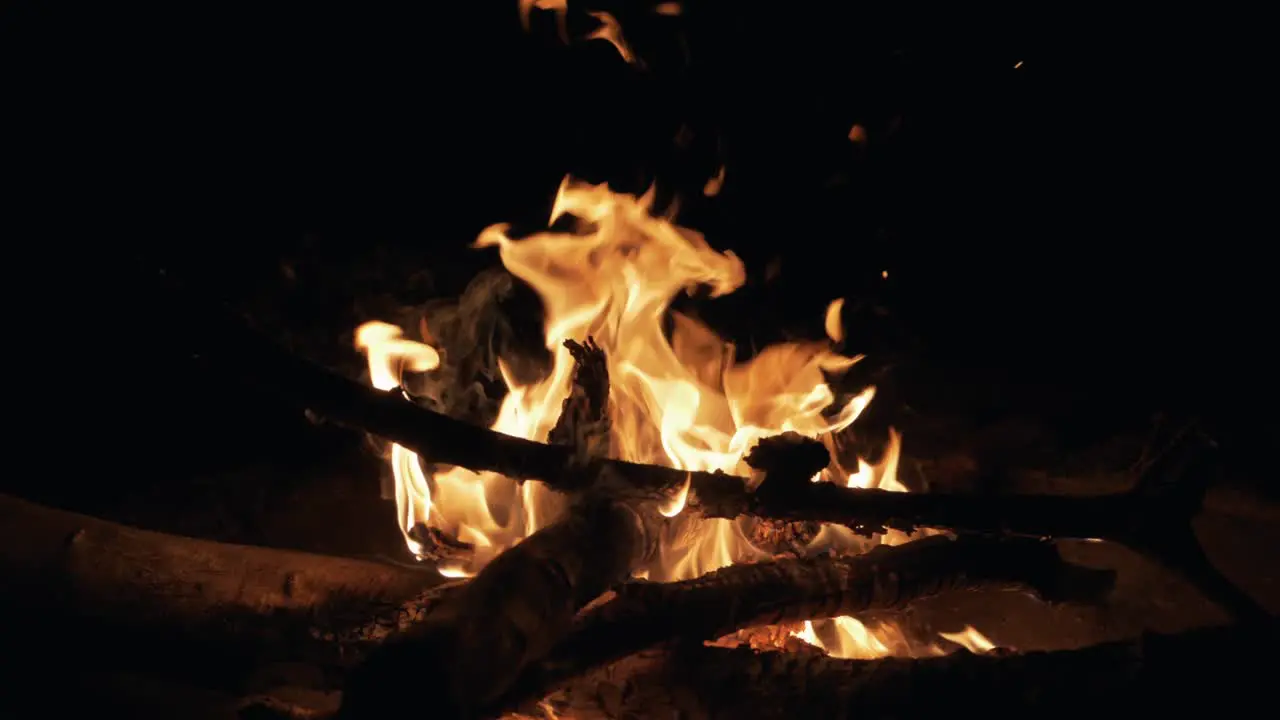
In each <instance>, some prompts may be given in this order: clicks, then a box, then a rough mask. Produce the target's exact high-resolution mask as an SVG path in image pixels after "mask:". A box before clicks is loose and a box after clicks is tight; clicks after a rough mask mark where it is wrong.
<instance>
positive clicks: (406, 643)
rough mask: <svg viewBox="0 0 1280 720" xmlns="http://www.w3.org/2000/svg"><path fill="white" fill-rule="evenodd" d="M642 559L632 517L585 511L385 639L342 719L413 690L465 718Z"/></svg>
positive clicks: (613, 508) (641, 534) (607, 509)
mask: <svg viewBox="0 0 1280 720" xmlns="http://www.w3.org/2000/svg"><path fill="white" fill-rule="evenodd" d="M646 552H647V542H646V531H645V528H644V525H643V523H642V522H641V520H640V518H639V517H638V516H637V515H636V514H635V513H634V512H632V511H631V510H630V509H628V508H625V507H623V506H620V505H617V504H614V503H609V502H596V501H590V502H584V503H582V504H580V505H579V506H578V507H577V508H575V509H573V510H571V511H570V513H569V515H568V516H567V517H566V518H565V519H563V520H561V521H559V522H557V523H554V524H552V525H550V526H548V527H546V528H544V529H542V530H539V531H538V532H536V533H534V534H533V535H531V536H529V538H528V539H526V540H524V541H523V542H521V543H520V544H519V545H516V546H515V547H513V548H511V549H509V550H507V551H506V552H503V553H502V554H501V555H499V556H498V557H497V558H495V559H494V560H493V561H492V562H490V563H489V564H488V565H487V566H485V568H484V569H483V570H482V571H481V572H480V573H479V574H478V575H477V576H476V577H475V578H474V579H473V580H472V581H471V582H470V583H468V584H467V585H466V586H465V588H464V589H463V590H461V591H460V592H458V593H457V594H456V595H455V596H453V597H451V598H449V599H448V600H447V601H445V602H443V603H441V604H440V606H438V607H437V608H436V609H435V610H434V611H433V612H432V613H431V614H430V615H428V617H427V618H426V620H425V621H424V622H423V623H421V624H418V625H416V626H414V627H412V628H410V629H409V630H408V631H407V632H405V633H402V634H400V635H398V636H395V637H393V638H391V639H390V640H388V642H387V643H386V644H385V645H383V646H382V647H380V648H378V649H377V650H375V651H374V652H373V653H371V654H370V655H369V657H368V658H367V660H366V661H365V662H364V663H362V664H361V665H360V666H358V667H357V668H355V669H354V670H353V672H352V673H351V675H350V677H349V678H348V681H347V683H346V686H345V692H344V697H343V705H342V714H343V716H344V717H352V718H366V717H367V718H377V717H384V716H387V712H388V711H389V707H388V703H393V702H395V699H396V698H397V697H398V696H399V695H400V693H402V692H404V690H405V689H406V688H413V689H414V691H415V692H417V693H422V694H424V696H426V697H430V698H431V703H432V710H433V711H434V712H436V713H438V716H440V717H471V716H473V715H474V714H475V708H478V707H482V706H483V705H485V704H489V703H492V702H493V701H494V699H495V698H496V697H498V695H500V694H501V693H503V692H504V691H506V690H507V689H508V687H510V685H511V683H512V682H514V681H515V679H516V677H517V676H518V675H519V673H520V672H521V671H523V670H524V669H525V668H526V667H528V666H529V665H530V664H531V663H533V662H536V661H538V660H540V659H541V658H542V657H543V656H545V655H546V653H547V652H549V651H550V649H551V648H552V646H553V645H554V644H555V643H556V642H557V641H559V640H560V639H561V638H562V637H563V636H564V635H565V634H566V633H567V632H568V631H569V629H570V627H571V626H572V624H573V618H574V615H575V614H576V613H577V611H578V609H579V608H581V607H582V606H584V605H585V604H586V603H588V602H589V601H590V600H592V599H594V598H596V597H597V596H599V595H600V594H601V593H603V592H604V591H605V590H606V589H607V588H608V587H610V586H611V585H613V584H614V583H616V582H618V581H620V580H622V579H623V578H625V577H626V576H627V575H628V574H629V572H630V570H631V568H632V567H633V566H634V565H635V564H636V563H637V562H638V561H640V560H641V559H642V558H643V556H644V555H645V554H646Z"/></svg>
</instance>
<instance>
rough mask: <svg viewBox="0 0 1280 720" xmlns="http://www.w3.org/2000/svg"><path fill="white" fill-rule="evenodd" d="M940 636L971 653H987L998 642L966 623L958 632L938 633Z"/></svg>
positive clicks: (994, 647)
mask: <svg viewBox="0 0 1280 720" xmlns="http://www.w3.org/2000/svg"><path fill="white" fill-rule="evenodd" d="M938 637H940V638H942V639H944V640H950V641H951V642H953V643H955V644H957V645H959V646H960V647H963V648H964V649H965V650H968V651H969V652H971V653H985V652H991V651H992V650H995V649H996V644H995V643H993V642H991V641H990V640H988V639H987V636H986V635H983V634H982V633H980V632H978V630H977V629H976V628H974V627H973V626H972V625H965V626H964V629H963V630H961V631H960V632H956V633H944V632H940V633H938Z"/></svg>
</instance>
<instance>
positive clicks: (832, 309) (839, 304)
mask: <svg viewBox="0 0 1280 720" xmlns="http://www.w3.org/2000/svg"><path fill="white" fill-rule="evenodd" d="M842 310H844V298H836V299H835V300H832V301H831V304H830V305H828V306H827V317H826V320H825V322H824V323H823V326H824V329H825V330H826V331H827V337H829V338H831V340H832V341H833V342H840V341H841V340H844V325H843V324H842V323H841V321H840V312H841V311H842Z"/></svg>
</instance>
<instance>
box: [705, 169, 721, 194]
mask: <svg viewBox="0 0 1280 720" xmlns="http://www.w3.org/2000/svg"><path fill="white" fill-rule="evenodd" d="M723 187H724V165H721V166H720V169H718V170H716V174H715V175H712V176H711V177H709V178H707V182H706V184H705V185H703V186H702V194H703V195H706V196H707V197H715V196H716V195H719V194H720V189H721V188H723Z"/></svg>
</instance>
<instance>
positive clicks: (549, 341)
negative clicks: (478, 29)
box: [356, 178, 909, 657]
mask: <svg viewBox="0 0 1280 720" xmlns="http://www.w3.org/2000/svg"><path fill="white" fill-rule="evenodd" d="M653 203H654V192H653V190H652V189H650V191H649V192H647V193H645V194H643V195H641V196H634V195H628V194H623V193H617V192H613V191H611V190H610V189H609V188H607V187H606V186H604V185H589V184H584V183H580V182H575V181H573V180H571V179H569V178H565V180H564V182H563V183H562V184H561V186H560V189H559V192H558V193H557V196H556V200H555V203H554V206H553V208H552V211H551V215H550V218H549V222H548V224H549V225H550V224H554V223H556V222H557V221H559V220H561V219H564V218H569V219H572V220H574V221H575V222H576V226H575V227H573V229H571V230H568V231H546V232H539V233H535V234H533V235H531V236H528V237H524V238H521V239H517V238H514V237H512V236H511V235H510V234H509V232H508V231H509V228H508V227H507V226H505V225H495V226H492V227H489V228H487V229H485V230H484V231H483V232H482V233H481V234H480V236H479V237H478V238H477V240H476V242H475V246H476V247H492V248H496V249H497V250H498V253H499V256H500V257H501V260H502V263H503V265H504V266H505V268H506V269H507V270H508V271H509V272H510V273H512V274H513V275H515V276H516V277H519V278H520V279H521V280H523V281H524V282H526V283H528V285H529V286H530V287H532V288H533V289H534V290H535V291H536V292H537V293H538V295H539V296H540V297H541V299H542V301H543V306H544V310H545V320H544V327H543V339H544V341H545V347H546V348H547V350H549V351H550V353H551V356H552V366H551V369H550V371H549V372H548V373H547V374H546V376H545V377H543V378H541V379H539V380H537V381H534V382H527V383H526V382H521V381H518V380H517V379H516V377H515V376H514V374H513V373H512V372H511V371H510V369H509V367H508V366H507V365H506V364H505V363H504V362H502V361H499V367H498V369H499V372H500V374H501V376H502V379H503V380H504V382H505V383H506V386H507V395H506V396H505V397H504V399H503V401H502V403H501V407H500V409H499V412H498V415H497V418H496V419H495V420H494V422H493V425H492V429H493V430H495V431H497V432H502V433H506V434H509V435H513V436H516V437H521V438H526V439H529V440H534V441H540V442H545V441H547V438H548V436H549V434H550V431H551V429H552V428H553V427H554V425H555V423H556V421H557V420H558V418H559V415H560V412H561V408H562V402H563V400H564V399H565V398H566V397H567V396H568V394H569V392H570V389H571V378H572V373H573V367H574V361H573V357H572V355H571V354H570V353H569V351H568V349H567V348H566V347H565V346H564V342H565V340H569V339H574V340H581V339H583V338H586V337H592V338H594V340H595V342H596V343H597V344H598V345H599V346H600V347H601V348H602V349H603V350H604V351H605V353H606V360H607V363H608V370H609V376H610V402H609V414H610V415H609V420H610V427H611V432H612V437H611V438H610V440H611V448H612V452H613V454H614V455H615V456H616V457H618V458H621V459H624V460H630V461H635V462H643V463H652V464H660V465H666V466H669V467H673V468H678V469H682V470H689V471H717V470H719V471H724V472H728V473H734V474H738V475H743V476H750V474H751V470H750V468H749V467H748V466H747V465H746V463H745V462H744V460H743V458H744V456H745V455H746V453H747V452H748V451H749V450H750V449H751V448H752V447H753V446H754V445H755V444H756V443H757V442H758V441H759V440H760V439H761V438H764V437H768V436H771V435H776V434H779V433H782V432H787V431H792V432H796V433H800V434H802V435H806V436H808V437H811V438H816V439H819V440H820V441H822V442H823V443H824V444H826V445H827V446H828V447H829V448H830V449H832V450H838V447H837V436H838V434H839V433H840V432H841V431H843V430H845V429H847V428H848V427H849V426H850V425H851V424H852V423H853V422H854V421H855V420H856V419H857V418H858V416H859V415H860V414H861V413H862V412H863V411H864V410H865V409H866V408H867V407H868V405H869V404H870V402H871V400H872V399H873V398H874V396H875V388H874V387H867V388H864V389H863V390H862V391H861V392H859V393H857V394H855V395H853V396H852V397H848V396H845V397H843V398H838V397H837V394H836V392H835V390H833V389H832V388H831V387H830V386H829V385H828V383H827V378H828V376H831V375H836V376H838V375H839V373H841V372H842V371H844V370H847V369H848V368H850V367H851V366H852V365H853V364H855V363H856V362H858V361H859V360H860V357H859V356H846V355H842V354H840V353H838V352H836V351H835V350H834V349H833V345H832V341H834V342H837V343H838V342H839V341H840V340H842V339H843V330H842V327H841V325H840V322H839V319H840V312H841V309H842V307H843V300H836V301H834V302H832V303H831V304H830V306H829V307H828V308H827V312H826V328H827V334H828V336H829V340H828V339H824V340H821V341H818V340H814V341H796V342H788V343H782V344H778V345H773V346H770V347H767V348H765V349H763V350H762V351H761V352H759V353H758V354H757V355H756V356H755V357H754V358H752V359H750V360H748V361H744V362H739V361H738V360H737V359H736V352H735V348H734V346H733V345H732V344H730V343H728V342H727V341H725V340H723V339H722V338H720V337H719V336H718V335H716V334H715V333H714V332H713V331H712V330H711V329H710V328H708V327H707V326H706V325H704V324H703V323H701V322H700V321H698V320H697V319H695V318H694V317H693V316H691V315H689V314H686V313H682V312H679V311H675V310H673V309H672V308H671V303H672V302H673V300H674V299H675V298H676V297H677V296H678V295H679V294H680V293H682V292H691V291H693V290H694V289H695V288H699V287H701V288H706V289H707V290H708V291H709V294H710V295H711V296H721V295H725V294H728V293H731V292H733V291H734V290H736V289H737V288H738V287H740V286H741V285H742V284H743V283H744V282H745V279H746V271H745V268H744V267H743V264H742V262H741V261H740V260H739V259H738V258H737V257H736V256H735V255H733V253H731V252H719V251H716V250H715V249H713V248H712V247H711V246H710V245H708V243H707V242H706V240H705V239H704V238H703V236H702V235H701V234H699V233H697V232H695V231H693V230H690V229H687V228H683V227H680V226H678V225H676V224H674V223H673V222H671V221H670V220H669V219H667V218H664V217H661V216H659V215H657V214H655V212H654V210H655V208H654V206H653ZM420 332H421V333H422V335H423V337H424V338H429V337H431V334H430V329H429V328H427V327H426V326H425V324H424V325H423V326H422V327H421V328H420ZM356 345H357V347H358V348H360V349H361V350H363V351H364V352H365V354H366V356H367V359H368V362H369V372H370V376H371V380H372V383H373V384H374V386H375V387H377V388H379V389H382V390H391V389H394V388H396V387H398V386H400V385H401V384H402V383H403V382H404V378H403V375H404V373H406V372H429V371H431V370H432V369H434V368H436V367H437V366H439V365H440V362H441V357H440V354H439V353H438V352H437V351H436V350H435V349H433V348H432V347H431V346H430V345H428V344H426V343H422V342H415V341H413V340H410V339H407V338H405V337H404V336H403V333H402V331H400V329H399V328H396V327H394V326H391V325H387V324H386V323H380V322H371V323H366V324H365V325H362V326H361V327H360V328H359V329H358V331H357V333H356ZM901 446H902V438H901V435H899V434H898V433H897V432H895V431H890V435H889V442H888V444H887V447H886V448H885V451H884V453H883V455H882V457H881V459H880V460H879V461H878V462H875V463H872V462H869V461H867V460H865V459H861V458H857V459H856V460H855V462H856V465H855V466H854V467H852V468H848V469H846V468H845V467H844V466H843V465H842V464H841V462H840V460H839V459H838V458H839V455H840V454H839V453H836V452H833V453H832V456H833V458H836V459H833V461H832V463H831V464H830V465H829V466H828V467H827V468H825V469H823V470H822V471H820V472H819V473H817V474H816V475H815V477H814V478H813V480H814V482H833V483H838V484H841V485H844V486H847V487H859V488H880V489H884V490H891V491H899V492H901V491H905V490H906V488H905V487H904V486H903V485H902V484H901V482H899V480H898V477H897V470H898V463H899V457H900V453H901ZM390 455H391V457H390V460H391V467H392V471H393V473H394V476H395V483H396V493H395V497H396V507H397V516H398V519H399V523H400V529H401V531H402V532H403V533H404V536H405V539H406V543H407V544H408V547H409V549H410V550H411V551H412V552H414V553H415V554H417V555H419V556H423V555H426V554H427V551H428V548H425V547H424V546H423V545H422V540H421V538H422V537H423V536H424V535H423V533H422V532H421V531H422V530H423V529H433V530H434V531H436V532H435V533H434V534H438V535H443V536H445V537H449V538H453V539H455V540H456V541H457V542H459V543H465V544H467V545H469V546H470V547H471V549H472V552H471V553H469V555H468V558H467V560H466V561H464V562H461V563H454V564H450V565H447V566H443V567H441V568H440V569H439V571H440V572H441V573H442V574H444V575H446V576H448V577H466V576H469V575H473V574H474V573H475V572H477V571H478V570H479V569H480V568H481V567H483V566H484V565H485V564H486V563H487V562H488V561H489V560H491V559H492V558H493V557H494V556H496V555H497V554H498V553H500V552H502V550H504V549H506V548H508V547H511V546H512V545H514V544H516V543H518V542H520V540H522V539H523V538H525V537H527V536H528V535H529V534H530V533H532V532H534V531H536V530H537V529H538V528H540V527H543V526H545V525H546V524H548V523H550V522H553V521H554V520H555V519H556V518H557V517H558V515H559V513H561V512H562V511H563V499H562V498H561V497H560V496H559V495H557V494H555V493H553V492H551V491H550V490H549V489H548V488H547V487H546V486H545V485H543V484H542V483H539V482H534V481H529V482H525V483H523V484H519V483H516V482H515V481H513V480H511V479H510V478H506V477H504V476H501V475H496V474H494V473H476V472H472V471H470V470H467V469H465V468H459V467H449V466H443V467H436V466H432V465H431V464H430V463H431V458H419V457H418V456H417V455H415V454H414V453H412V452H410V451H408V450H406V449H405V448H403V447H400V446H398V445H393V446H392V447H391V451H390ZM689 487H690V480H686V483H685V485H684V486H683V487H682V488H681V489H680V491H679V492H677V493H676V494H675V495H674V496H673V497H671V498H670V499H669V500H668V501H667V502H665V503H662V504H661V505H660V507H658V508H656V509H657V510H658V511H659V512H660V513H661V514H662V515H663V516H665V517H666V518H667V520H666V521H665V527H664V528H663V530H662V532H663V535H662V537H661V539H660V543H659V546H658V550H657V553H656V557H655V558H654V560H653V561H652V562H651V563H649V564H648V565H646V566H645V567H640V568H637V569H636V572H635V575H636V576H637V577H645V578H649V579H651V580H654V581H670V580H677V579H684V578H692V577H697V576H699V575H702V574H704V573H707V572H710V571H712V570H716V569H718V568H721V567H725V566H727V565H731V564H734V563H742V562H754V561H759V560H766V559H769V558H770V555H769V554H768V553H766V552H765V551H763V550H761V549H759V548H756V547H755V546H753V545H752V543H751V542H750V541H749V540H748V538H747V535H746V533H745V531H744V524H745V523H749V522H750V521H745V520H744V521H741V522H739V521H732V520H726V519H707V518H702V517H700V516H698V515H697V514H696V513H685V512H683V510H684V509H685V506H686V503H687V500H688V495H689ZM745 529H749V528H745ZM426 535H427V536H432V535H433V533H430V532H428V533H426ZM907 539H909V537H908V536H907V535H905V534H903V533H899V532H896V531H895V532H890V533H887V534H885V535H883V536H879V537H877V538H874V539H867V538H862V537H859V536H856V535H854V534H853V533H852V531H850V530H848V529H847V528H844V527H842V526H833V525H826V526H823V527H822V529H821V531H820V532H819V534H818V536H817V537H816V538H814V540H813V542H812V543H811V544H810V546H809V550H810V551H813V552H817V551H822V550H835V551H838V552H857V551H865V550H866V549H868V546H869V545H870V544H874V543H876V542H881V543H887V544H897V543H900V542H904V541H906V540H907ZM818 624H819V625H818V626H819V627H820V628H822V629H823V633H824V634H825V635H826V638H827V644H826V645H823V644H822V642H820V641H819V639H818V638H819V634H818V633H816V632H815V630H814V625H813V623H808V624H807V625H806V627H805V630H804V631H803V632H802V633H800V636H801V637H803V639H805V640H807V641H808V642H811V643H813V644H816V645H819V646H821V647H825V648H827V650H828V651H829V652H831V654H833V655H837V656H840V657H879V656H882V655H887V654H891V653H894V652H899V651H901V649H902V648H904V647H906V644H905V640H903V639H902V637H901V633H900V632H897V630H896V628H895V627H893V626H888V625H886V626H881V627H876V628H874V629H873V628H868V627H867V626H865V625H863V624H862V623H860V622H859V621H858V620H856V619H854V618H852V617H838V618H834V619H832V620H830V621H818Z"/></svg>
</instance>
